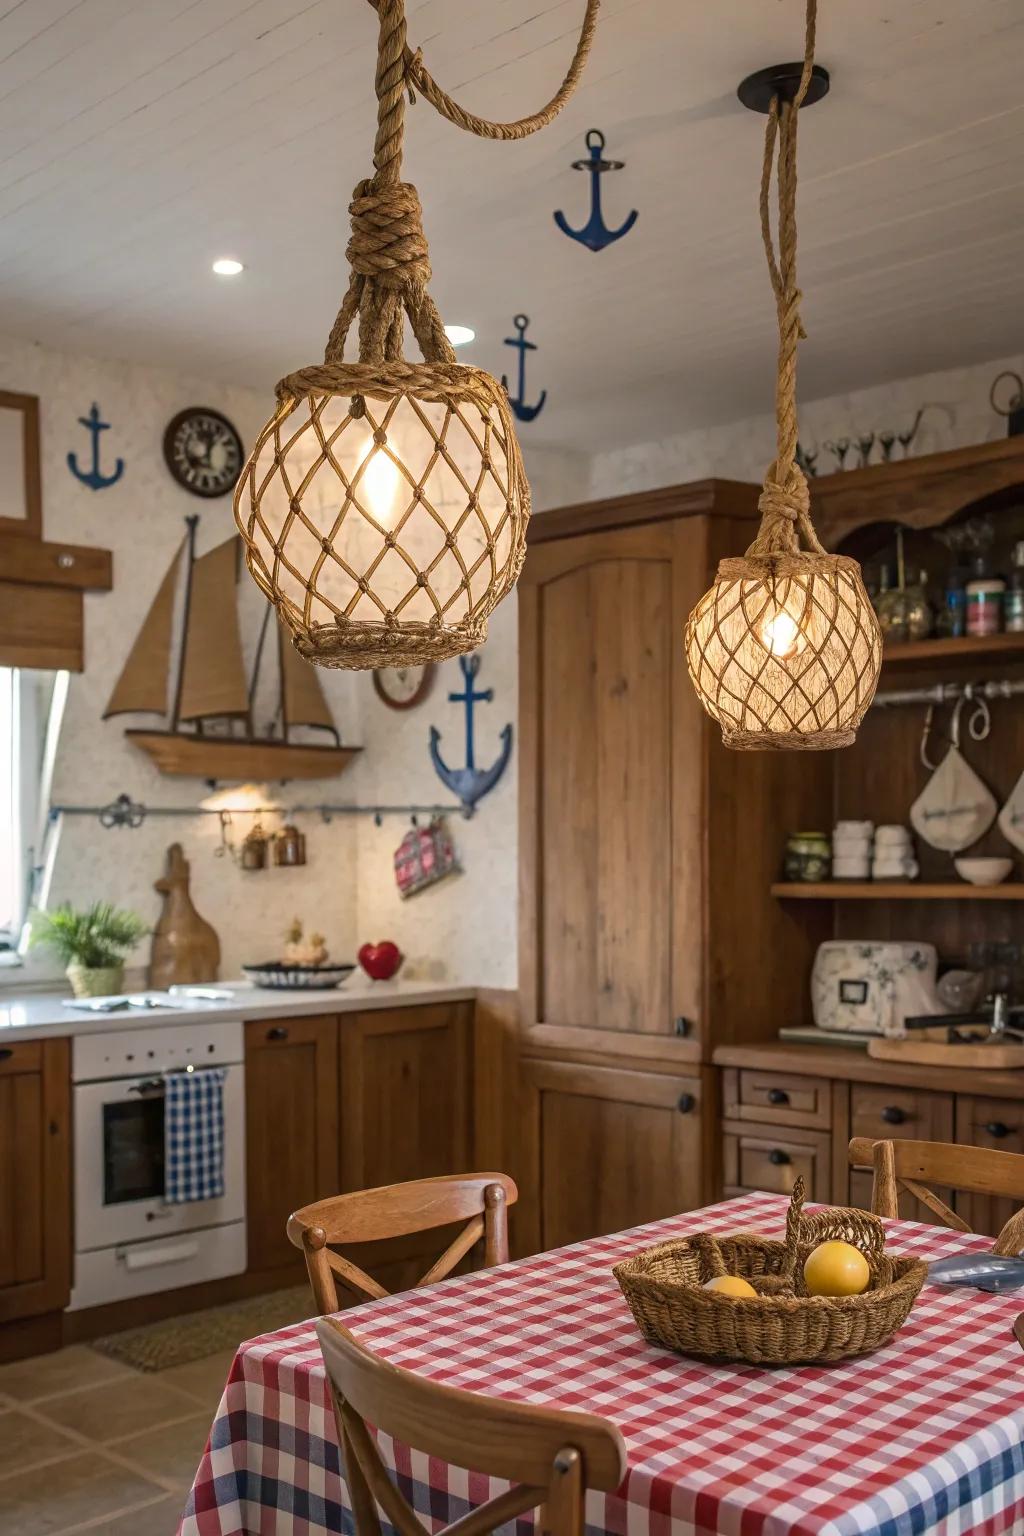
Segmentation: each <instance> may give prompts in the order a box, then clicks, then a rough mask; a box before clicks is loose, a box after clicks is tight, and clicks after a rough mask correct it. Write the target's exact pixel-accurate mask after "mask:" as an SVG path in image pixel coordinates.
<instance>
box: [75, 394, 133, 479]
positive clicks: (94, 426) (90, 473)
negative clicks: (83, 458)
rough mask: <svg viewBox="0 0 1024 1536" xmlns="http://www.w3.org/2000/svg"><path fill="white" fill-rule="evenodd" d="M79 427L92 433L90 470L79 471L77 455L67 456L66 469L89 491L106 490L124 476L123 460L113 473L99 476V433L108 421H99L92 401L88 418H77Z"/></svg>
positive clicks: (106, 425)
mask: <svg viewBox="0 0 1024 1536" xmlns="http://www.w3.org/2000/svg"><path fill="white" fill-rule="evenodd" d="M78 424H79V426H82V427H84V428H85V430H86V431H87V432H91V433H92V468H91V469H90V470H84V469H79V467H78V455H77V453H69V454H68V469H70V471H71V473H72V474H73V475H74V476H75V478H76V479H78V480H81V482H82V484H83V485H87V486H88V487H89V489H90V490H91V491H103V490H106V488H107V486H108V485H115V484H116V483H117V481H118V480H120V478H121V476H122V475H123V474H124V459H118V460H117V462H116V463H115V465H114V472H113V474H110V475H101V474H100V433H101V432H106V431H107V429H108V428H109V426H110V422H109V421H101V420H100V408H99V406H98V405H97V404H96V402H95V401H93V406H92V410H91V411H90V412H89V414H88V416H79V418H78Z"/></svg>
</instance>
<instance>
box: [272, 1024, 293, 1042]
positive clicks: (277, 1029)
mask: <svg viewBox="0 0 1024 1536" xmlns="http://www.w3.org/2000/svg"><path fill="white" fill-rule="evenodd" d="M267 1039H268V1040H287V1039H288V1031H287V1030H286V1029H285V1027H284V1025H283V1024H275V1025H274V1027H273V1029H268V1030H267Z"/></svg>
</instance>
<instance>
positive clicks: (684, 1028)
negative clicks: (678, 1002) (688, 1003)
mask: <svg viewBox="0 0 1024 1536" xmlns="http://www.w3.org/2000/svg"><path fill="white" fill-rule="evenodd" d="M692 1027H693V1026H692V1025H691V1023H690V1021H689V1019H687V1018H684V1016H683V1015H682V1014H680V1015H679V1017H678V1019H674V1020H673V1022H672V1028H673V1030H674V1031H675V1033H676V1034H677V1035H678V1036H679V1038H680V1039H681V1040H683V1039H685V1038H686V1036H687V1035H688V1034H689V1033H690V1030H691V1029H692Z"/></svg>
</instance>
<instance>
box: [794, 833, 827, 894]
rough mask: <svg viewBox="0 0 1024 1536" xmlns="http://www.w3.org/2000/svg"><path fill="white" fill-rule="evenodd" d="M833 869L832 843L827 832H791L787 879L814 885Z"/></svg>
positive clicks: (824, 878) (825, 878)
mask: <svg viewBox="0 0 1024 1536" xmlns="http://www.w3.org/2000/svg"><path fill="white" fill-rule="evenodd" d="M831 869H832V844H831V841H830V840H829V837H828V835H827V833H825V832H791V833H790V834H789V837H788V838H787V839H786V856H785V873H786V879H787V880H792V881H806V882H807V883H808V884H811V885H814V884H817V883H818V882H819V881H821V880H827V879H828V877H829V874H830V872H831Z"/></svg>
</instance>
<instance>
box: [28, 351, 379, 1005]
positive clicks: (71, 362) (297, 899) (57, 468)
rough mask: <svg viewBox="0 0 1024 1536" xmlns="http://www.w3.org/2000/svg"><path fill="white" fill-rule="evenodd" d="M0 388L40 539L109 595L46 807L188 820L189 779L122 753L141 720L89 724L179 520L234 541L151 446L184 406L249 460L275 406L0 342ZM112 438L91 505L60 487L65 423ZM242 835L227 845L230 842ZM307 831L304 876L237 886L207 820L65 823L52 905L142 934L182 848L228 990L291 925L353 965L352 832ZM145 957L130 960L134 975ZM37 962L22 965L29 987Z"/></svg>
mask: <svg viewBox="0 0 1024 1536" xmlns="http://www.w3.org/2000/svg"><path fill="white" fill-rule="evenodd" d="M0 388H6V389H11V390H19V391H24V392H27V393H29V394H36V395H38V396H39V397H40V416H41V426H42V470H43V531H44V535H45V537H46V538H48V539H57V540H68V541H70V542H74V543H76V544H93V545H100V546H102V547H104V548H107V549H111V550H113V554H114V587H113V591H112V592H109V593H103V594H99V593H97V594H92V595H89V596H87V597H86V614H85V671H84V673H80V674H77V675H75V676H74V677H73V678H72V682H71V689H70V694H69V698H68V708H67V715H66V718H65V725H64V733H63V737H62V740H61V748H60V752H59V755H58V761H57V771H56V775H55V781H54V787H53V794H54V800H55V801H56V802H57V803H74V804H89V805H96V804H101V805H102V804H105V803H107V802H109V801H110V800H112V799H113V798H114V797H115V795H118V794H120V793H121V792H122V791H126V792H127V793H128V794H130V795H131V796H132V798H133V799H135V800H141V801H144V802H146V803H148V804H151V805H161V804H162V805H172V804H185V805H190V804H193V805H194V804H196V803H198V801H199V799H200V798H201V797H202V796H203V795H205V794H206V793H207V791H206V789H205V787H204V786H203V785H202V784H200V783H197V782H196V781H195V780H192V779H171V778H165V777H163V776H162V775H161V774H159V773H158V772H157V771H156V769H155V768H154V767H153V766H152V764H151V763H150V761H149V759H148V758H147V757H145V756H144V755H143V754H142V753H141V752H139V751H138V750H137V749H135V748H133V747H130V746H129V745H128V744H127V743H126V741H125V739H124V729H125V726H126V724H128V725H147V724H150V725H156V724H157V723H158V722H157V721H156V720H155V719H154V718H153V717H150V716H146V717H142V716H138V717H135V716H123V717H120V718H115V719H113V720H108V721H106V722H104V721H102V720H101V718H100V717H101V715H102V712H103V709H104V707H105V705H106V702H107V699H108V697H109V694H110V690H111V688H112V686H113V683H114V681H115V679H116V677H117V675H118V672H119V671H120V668H121V666H122V665H123V663H124V659H125V656H126V654H127V651H128V648H129V646H130V645H131V644H132V642H133V641H134V639H135V635H136V633H137V631H138V627H139V625H140V623H141V622H142V619H143V617H144V615H145V613H146V611H147V609H148V607H149V604H150V602H151V601H152V598H153V595H154V593H155V591H156V588H157V586H158V584H159V582H160V579H161V577H162V576H163V574H164V571H165V570H166V568H167V565H168V563H169V562H170V560H171V557H172V554H173V552H174V550H175V548H176V547H177V545H178V543H179V542H180V540H181V537H182V534H183V532H184V524H183V521H182V519H183V518H184V516H185V515H186V514H187V513H193V512H198V513H199V514H200V517H201V519H202V521H201V523H200V527H199V540H198V547H199V550H200V552H202V551H203V550H205V549H208V548H209V547H210V546H211V545H213V544H216V543H219V542H220V541H221V540H222V539H225V538H227V537H228V535H229V534H230V533H231V532H232V531H233V528H234V523H233V520H232V517H231V498H230V496H226V497H220V498H218V499H217V500H215V501H202V500H200V498H199V497H195V496H191V495H189V494H188V493H187V492H185V491H182V490H180V489H179V488H178V487H177V486H176V484H175V483H174V481H173V480H172V479H171V477H170V475H169V474H168V472H167V469H166V468H165V466H164V461H163V451H162V440H163V432H164V428H165V427H166V425H167V423H168V421H169V420H170V419H171V417H172V416H173V415H174V414H175V413H176V412H177V411H179V410H181V409H183V408H184V407H185V406H187V405H210V406H213V407H214V408H216V409H217V410H220V411H222V412H223V413H224V414H225V415H226V416H228V417H229V418H230V419H231V420H232V421H233V422H234V423H235V426H236V427H237V428H238V430H239V432H240V433H241V434H242V438H243V441H244V442H245V443H246V444H248V442H250V441H251V439H252V437H253V436H254V434H255V432H256V431H257V430H258V428H259V427H260V426H261V425H262V423H263V420H264V419H265V418H266V416H267V415H268V414H269V412H270V410H271V408H272V405H273V401H272V399H270V398H268V397H266V396H265V395H264V394H263V393H262V392H260V393H256V392H253V391H250V390H244V389H226V388H225V387H224V386H223V385H210V384H208V383H205V382H204V381H203V380H200V379H188V378H180V377H176V376H175V375H173V374H170V373H167V372H164V371H162V370H160V369H157V368H141V367H137V366H131V365H128V364H125V363H119V362H113V361H109V360H104V361H101V360H98V359H92V358H88V357H82V356H72V355H70V354H69V355H60V354H57V353H53V352H48V351H45V350H43V349H42V348H40V347H35V346H31V345H27V344H25V343H21V342H10V341H0ZM94 400H95V401H96V402H97V403H98V404H99V407H100V410H101V412H102V416H103V419H104V420H105V421H109V422H110V424H111V427H110V431H109V432H104V433H103V434H102V459H101V468H103V469H104V470H106V471H107V472H109V470H110V468H111V467H112V465H113V461H114V459H115V458H116V457H118V456H120V457H121V458H123V459H124V461H125V472H124V475H123V476H122V478H121V480H120V481H119V482H118V483H117V484H116V485H114V486H111V487H110V488H109V489H107V490H101V491H92V490H90V489H88V487H86V486H84V485H82V484H81V483H80V482H79V481H78V480H76V479H75V478H74V477H73V475H72V474H71V473H70V471H69V469H68V467H67V463H66V456H67V453H68V452H69V450H74V451H76V452H78V453H79V454H80V455H84V458H85V462H86V463H88V461H89V438H88V435H87V434H86V432H85V431H84V429H83V428H82V427H80V426H79V425H78V420H77V418H78V417H79V416H83V415H85V414H86V413H87V412H88V410H89V407H90V405H91V404H92V402H93V401H94ZM240 592H241V594H242V598H243V604H244V609H243V611H244V613H245V614H246V617H247V620H248V622H247V623H245V624H244V626H243V634H244V638H245V641H246V645H247V659H248V657H249V656H251V649H252V644H253V642H254V637H255V628H256V625H257V623H258V620H259V617H260V615H261V612H262V606H263V605H262V599H261V598H260V596H259V594H258V592H257V591H256V589H255V587H253V585H252V583H251V582H250V581H249V578H248V576H246V575H245V574H243V577H242V582H241V585H240ZM324 686H325V689H326V691H327V693H328V697H329V699H330V701H331V706H332V709H333V710H334V714H335V719H336V720H337V722H338V725H339V728H340V730H341V734H342V739H343V740H344V741H346V742H348V741H356V742H358V741H359V739H360V737H359V720H358V713H357V709H356V703H355V700H356V695H355V690H354V688H353V684H352V682H351V681H350V680H349V679H348V678H347V677H345V676H344V675H343V674H338V673H331V674H325V675H324ZM287 793H290V794H293V795H298V794H300V793H301V795H302V796H303V797H307V796H308V798H310V799H311V800H321V799H323V798H325V797H328V798H330V797H335V798H337V797H340V798H346V797H350V796H351V785H350V783H349V782H348V781H347V780H346V778H345V777H344V776H343V777H341V778H338V779H334V780H327V781H324V782H320V783H310V784H308V785H305V786H301V787H295V786H293V787H291V788H290V789H289V790H288V791H287ZM251 824H252V823H251V820H250V819H248V818H247V819H246V820H245V821H244V822H242V823H241V824H240V825H239V826H238V828H237V829H236V831H235V836H236V837H237V838H239V840H240V838H241V836H242V835H244V832H245V831H246V830H248V828H249V826H251ZM307 825H308V826H309V829H310V831H311V834H312V835H311V836H310V839H309V842H310V855H309V864H308V865H307V867H306V868H305V869H304V870H278V869H271V870H268V871H266V872H265V873H261V874H258V875H252V874H248V875H247V874H243V873H242V871H241V870H239V869H238V868H236V867H235V865H234V864H233V863H232V862H231V860H230V859H228V858H215V857H214V852H213V851H214V848H215V847H216V844H217V840H218V832H217V823H216V820H215V819H214V818H203V819H199V818H196V819H191V820H170V819H163V818H161V819H156V818H154V819H152V820H150V821H148V822H147V823H146V825H145V826H144V827H143V828H142V829H140V830H139V831H136V832H128V831H109V832H108V831H104V830H103V829H102V828H101V827H99V826H98V824H97V823H96V822H95V821H94V820H85V819H83V818H77V817H68V818H66V820H65V823H64V826H63V829H62V833H61V839H60V845H59V851H58V857H57V864H56V869H55V879H54V885H53V891H52V899H53V900H54V901H61V900H64V899H68V900H71V901H74V902H86V901H89V900H91V899H93V898H96V897H106V898H109V899H110V900H113V901H117V902H119V903H123V904H125V905H127V906H130V907H134V908H135V909H136V910H138V911H139V912H141V913H143V914H144V915H145V917H146V918H147V919H149V920H150V921H153V920H155V918H156V916H157V914H158V912H159V910H160V898H159V897H158V896H157V895H156V893H155V892H154V891H153V889H152V884H153V881H154V880H155V879H156V878H157V876H158V875H159V874H160V873H161V871H162V868H163V862H164V850H165V849H166V847H167V845H168V843H170V842H173V841H179V842H181V843H182V844H183V846H184V849H185V853H186V856H187V857H188V858H189V859H190V860H191V863H192V893H193V899H194V900H195V903H196V906H197V907H198V909H199V911H200V912H201V913H202V914H203V916H204V917H206V918H207V919H208V920H209V921H211V922H212V923H213V925H214V927H215V928H216V929H217V931H218V933H219V935H220V940H221V948H222V954H223V964H222V974H223V975H237V974H238V968H239V966H240V964H241V963H242V961H243V960H253V959H257V960H258V959H262V958H265V957H267V956H269V955H272V954H274V953H276V952H277V950H278V947H279V941H280V932H281V929H282V928H283V926H284V925H286V924H287V922H288V920H289V919H290V918H291V916H292V914H293V913H300V914H302V915H304V916H306V917H307V918H308V919H309V921H311V922H312V921H314V920H315V921H316V922H317V923H318V924H320V925H322V927H323V929H324V931H325V932H326V933H327V934H328V935H329V937H330V940H331V942H332V945H333V947H334V948H335V949H337V950H338V951H340V952H347V951H350V950H351V948H352V945H353V942H354V939H355V934H356V873H355V849H356V838H355V831H354V828H353V827H352V826H351V824H350V823H348V822H341V821H337V822H335V823H333V824H332V826H331V827H329V828H320V827H315V826H312V825H311V824H307ZM147 954H148V944H147V945H144V946H142V947H141V948H140V952H139V958H140V959H145V957H146V955H147ZM39 964H40V960H39V958H37V957H36V956H35V955H33V956H32V964H31V967H30V970H31V971H32V972H35V971H36V970H37V968H38V966H39Z"/></svg>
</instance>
